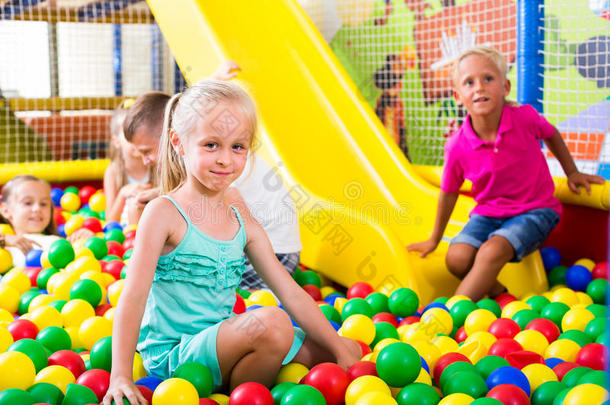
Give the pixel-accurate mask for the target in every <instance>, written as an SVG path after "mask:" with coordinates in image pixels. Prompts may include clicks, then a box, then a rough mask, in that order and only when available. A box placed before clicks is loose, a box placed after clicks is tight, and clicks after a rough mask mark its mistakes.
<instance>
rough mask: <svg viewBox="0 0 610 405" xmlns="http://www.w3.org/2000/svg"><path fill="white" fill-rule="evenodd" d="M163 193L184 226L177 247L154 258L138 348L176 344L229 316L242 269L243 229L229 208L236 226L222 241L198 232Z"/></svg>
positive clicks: (240, 219) (244, 232)
mask: <svg viewBox="0 0 610 405" xmlns="http://www.w3.org/2000/svg"><path fill="white" fill-rule="evenodd" d="M163 197H164V198H167V199H168V200H169V201H171V202H172V204H174V206H175V207H176V209H177V210H178V211H179V212H180V214H181V215H182V217H184V220H185V221H186V223H187V228H186V233H185V234H184V238H183V239H182V241H181V242H180V243H179V244H178V246H176V248H175V249H174V250H172V251H171V252H170V253H168V254H166V255H163V256H160V257H159V261H158V263H157V268H156V271H155V275H154V278H153V282H152V285H151V288H150V292H149V294H148V298H147V301H146V309H145V310H144V316H143V318H142V323H141V326H140V336H139V339H138V347H137V348H138V350H140V351H141V350H142V349H144V348H146V349H151V348H152V347H154V346H159V345H163V346H166V345H170V344H177V343H179V342H180V339H181V338H182V337H183V336H184V335H195V334H197V333H199V332H201V331H202V330H204V329H206V328H208V327H210V326H212V325H214V324H217V323H219V322H221V321H223V320H225V319H227V318H230V317H231V316H234V313H233V311H232V310H233V305H234V304H235V289H236V288H237V286H238V284H239V282H240V280H241V276H242V273H243V271H244V268H245V267H244V247H245V245H246V231H245V229H244V224H243V222H242V218H241V216H240V215H239V211H238V210H237V209H236V208H235V207H233V206H231V209H233V211H234V212H235V215H236V217H237V220H238V221H239V230H238V232H237V234H236V235H235V237H234V238H233V239H231V240H228V241H223V240H217V239H214V238H211V237H209V236H207V235H206V234H204V233H203V232H201V231H200V230H199V229H198V228H197V227H196V226H195V225H193V224H192V223H191V221H190V220H189V217H188V216H187V215H186V214H185V213H184V211H183V210H182V209H181V208H180V206H179V205H178V204H177V203H176V201H174V200H173V199H172V198H171V197H169V196H163Z"/></svg>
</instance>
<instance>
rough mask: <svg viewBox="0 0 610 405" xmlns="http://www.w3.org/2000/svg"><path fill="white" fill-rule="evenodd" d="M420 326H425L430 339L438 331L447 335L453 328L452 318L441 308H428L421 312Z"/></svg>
mask: <svg viewBox="0 0 610 405" xmlns="http://www.w3.org/2000/svg"><path fill="white" fill-rule="evenodd" d="M419 322H420V324H421V327H423V328H425V329H426V330H427V332H428V335H431V336H430V339H429V340H431V339H432V338H434V337H435V336H436V335H438V334H439V333H440V334H442V335H448V334H450V333H451V330H452V329H453V318H452V317H451V314H450V313H449V312H448V311H445V310H444V309H442V308H430V309H428V310H427V311H426V312H424V313H423V315H422V317H421V319H420V321H419Z"/></svg>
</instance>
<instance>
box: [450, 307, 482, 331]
mask: <svg viewBox="0 0 610 405" xmlns="http://www.w3.org/2000/svg"><path fill="white" fill-rule="evenodd" d="M478 308H479V307H477V304H475V303H474V302H472V301H470V300H461V301H458V302H456V303H455V304H453V306H452V307H451V309H450V310H449V313H450V314H451V317H452V318H453V325H454V326H455V327H457V328H460V327H462V326H464V321H465V320H466V317H467V316H468V314H470V313H471V312H472V311H474V310H475V309H478Z"/></svg>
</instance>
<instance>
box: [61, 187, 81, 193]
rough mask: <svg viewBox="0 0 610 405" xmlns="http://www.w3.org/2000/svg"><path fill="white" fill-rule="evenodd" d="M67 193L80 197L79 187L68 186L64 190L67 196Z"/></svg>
mask: <svg viewBox="0 0 610 405" xmlns="http://www.w3.org/2000/svg"><path fill="white" fill-rule="evenodd" d="M66 193H72V194H76V195H78V187H76V186H68V187H66V188H65V190H64V194H66Z"/></svg>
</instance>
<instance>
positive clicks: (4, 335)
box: [0, 326, 14, 353]
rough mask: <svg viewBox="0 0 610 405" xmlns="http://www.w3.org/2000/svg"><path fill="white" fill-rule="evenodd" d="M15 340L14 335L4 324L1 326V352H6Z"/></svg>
mask: <svg viewBox="0 0 610 405" xmlns="http://www.w3.org/2000/svg"><path fill="white" fill-rule="evenodd" d="M13 342H14V340H13V335H11V332H9V331H8V329H6V328H5V327H4V326H0V353H4V352H5V351H6V349H8V348H9V346H10V345H12V344H13Z"/></svg>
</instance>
